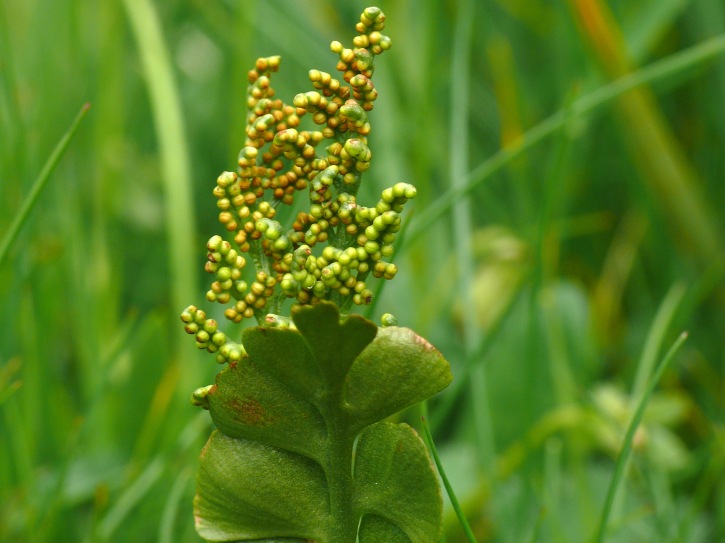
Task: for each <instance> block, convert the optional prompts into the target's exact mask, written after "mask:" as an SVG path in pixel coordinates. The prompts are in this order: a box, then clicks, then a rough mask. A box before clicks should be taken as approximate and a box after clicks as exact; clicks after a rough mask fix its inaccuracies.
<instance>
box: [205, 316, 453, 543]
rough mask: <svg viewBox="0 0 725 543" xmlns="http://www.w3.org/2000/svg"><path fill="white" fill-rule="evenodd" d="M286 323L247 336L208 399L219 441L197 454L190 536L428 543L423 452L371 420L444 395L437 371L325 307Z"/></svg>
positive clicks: (407, 340)
mask: <svg viewBox="0 0 725 543" xmlns="http://www.w3.org/2000/svg"><path fill="white" fill-rule="evenodd" d="M293 319H294V322H295V325H296V326H297V328H298V331H297V330H282V329H272V328H252V329H249V330H246V331H245V333H244V335H243V338H242V341H243V343H244V347H245V350H246V352H247V355H246V356H245V357H244V358H243V359H242V360H240V361H239V362H237V363H233V364H230V365H229V366H228V367H227V368H225V369H224V370H223V371H222V372H220V373H219V375H218V376H217V380H216V384H215V385H214V386H213V387H212V388H211V389H210V390H209V393H208V396H207V399H208V407H209V412H210V414H211V416H212V419H213V420H214V423H215V424H216V426H217V428H218V431H217V432H215V433H214V434H212V436H211V438H210V439H209V442H208V443H207V445H206V447H205V448H204V452H203V453H202V458H201V466H200V469H199V476H198V486H197V496H196V499H195V511H196V523H197V530H198V531H199V533H200V534H201V536H202V537H204V538H205V539H206V540H207V541H225V542H232V541H261V540H264V541H297V540H300V541H302V540H305V539H306V540H312V541H315V542H317V543H329V542H335V543H337V542H341V543H342V542H348V541H349V542H350V543H354V542H355V539H356V537H357V536H358V535H359V537H360V541H361V542H363V543H374V542H376V541H380V542H383V541H385V542H393V543H394V542H397V541H401V542H416V543H427V542H431V543H433V542H435V541H437V540H438V539H439V537H440V532H441V515H442V498H441V494H440V490H439V488H438V481H437V478H436V475H435V473H434V471H433V469H432V467H431V462H430V459H429V457H428V453H427V450H426V448H425V446H424V445H423V443H422V441H421V440H420V438H419V437H418V436H417V434H416V433H415V431H414V430H413V429H412V428H410V427H409V426H407V425H405V424H393V423H388V422H379V421H381V420H382V419H384V418H385V417H387V416H389V415H391V414H393V413H395V412H396V411H398V410H400V409H402V408H404V407H407V406H409V405H412V404H414V403H416V402H418V401H421V400H423V399H425V398H427V397H430V396H431V395H433V394H435V393H437V392H439V391H440V390H442V389H443V388H445V386H447V385H448V383H449V382H450V381H451V374H450V369H449V366H448V363H447V362H446V361H445V359H444V358H443V357H442V355H441V354H440V353H439V352H438V351H437V350H436V349H435V348H434V347H433V346H431V345H430V344H429V343H428V342H427V341H425V340H424V339H422V338H421V337H419V336H418V335H417V334H415V333H414V332H413V331H411V330H408V329H406V328H398V327H389V328H385V329H380V330H379V329H378V328H377V326H375V325H374V324H373V323H371V322H370V321H367V320H366V319H363V318H362V317H359V316H351V317H348V318H347V319H346V320H344V321H343V322H342V323H341V322H340V318H339V314H338V311H337V308H336V306H334V305H333V304H329V303H320V304H318V305H316V306H313V307H306V308H302V309H300V310H298V311H296V312H295V313H294V314H293ZM376 422H377V424H373V425H372V426H371V424H372V423H376ZM356 438H357V447H356V449H355V450H353V446H354V444H355V442H356ZM358 525H359V526H360V532H359V534H358ZM290 538H291V539H290Z"/></svg>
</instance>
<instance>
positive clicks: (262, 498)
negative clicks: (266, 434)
mask: <svg viewBox="0 0 725 543" xmlns="http://www.w3.org/2000/svg"><path fill="white" fill-rule="evenodd" d="M324 480H325V478H324V474H323V473H322V472H321V469H320V466H319V465H318V464H315V463H314V462H312V461H310V460H308V459H306V458H304V457H302V456H299V455H296V454H294V453H289V452H286V451H282V450H280V449H275V448H272V447H269V446H267V445H263V444H261V443H256V442H253V441H247V440H240V439H234V438H231V437H227V436H226V435H224V434H223V433H221V432H218V431H216V432H214V433H213V434H212V435H211V437H210V438H209V441H208V442H207V444H206V446H205V447H204V450H203V451H202V453H201V460H200V466H199V474H198V478H197V496H196V499H195V500H194V506H195V507H194V509H195V518H196V529H197V531H198V532H199V534H200V535H201V536H202V537H203V538H204V539H206V540H207V541H253V540H256V539H260V538H269V537H270V536H275V537H298V538H300V537H301V538H306V539H315V538H317V537H318V534H319V529H320V528H319V527H321V526H324V525H325V524H326V522H327V516H328V512H327V510H326V509H327V508H326V507H325V504H326V501H327V489H326V488H325V484H324ZM246 481H249V482H252V481H253V482H255V483H256V484H254V487H253V488H252V487H250V486H248V484H246V483H245V482H246Z"/></svg>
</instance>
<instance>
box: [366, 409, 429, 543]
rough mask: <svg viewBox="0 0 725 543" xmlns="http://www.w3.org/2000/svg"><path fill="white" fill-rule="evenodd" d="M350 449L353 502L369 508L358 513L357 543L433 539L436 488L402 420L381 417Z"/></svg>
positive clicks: (416, 442)
mask: <svg viewBox="0 0 725 543" xmlns="http://www.w3.org/2000/svg"><path fill="white" fill-rule="evenodd" d="M356 453H357V460H356V462H355V491H356V492H355V496H356V502H357V504H356V505H357V507H358V509H359V510H360V511H362V512H364V513H373V515H367V516H365V517H363V527H362V528H361V543H369V542H375V541H381V542H382V541H411V542H415V543H428V542H430V543H436V542H437V541H439V540H440V538H441V525H440V517H441V513H442V507H443V505H442V501H441V494H440V488H439V486H438V478H437V476H436V474H435V472H434V471H433V467H432V465H431V462H430V458H429V457H428V451H427V449H426V448H425V445H424V444H423V441H422V440H421V439H420V437H418V434H416V433H415V431H414V430H413V429H412V428H411V427H410V426H408V425H407V424H393V423H389V422H381V423H378V424H375V425H373V426H370V427H369V428H367V429H366V430H365V431H364V432H363V433H362V434H361V436H360V440H359V442H358V446H357V450H356ZM381 517H382V518H383V519H385V520H386V521H388V522H382V520H381ZM368 523H369V524H370V526H368ZM396 527H397V528H396ZM368 530H370V533H368ZM378 534H384V535H385V536H386V539H380V537H379V535H378ZM404 535H407V539H402V537H403V536H404ZM368 538H369V539H368Z"/></svg>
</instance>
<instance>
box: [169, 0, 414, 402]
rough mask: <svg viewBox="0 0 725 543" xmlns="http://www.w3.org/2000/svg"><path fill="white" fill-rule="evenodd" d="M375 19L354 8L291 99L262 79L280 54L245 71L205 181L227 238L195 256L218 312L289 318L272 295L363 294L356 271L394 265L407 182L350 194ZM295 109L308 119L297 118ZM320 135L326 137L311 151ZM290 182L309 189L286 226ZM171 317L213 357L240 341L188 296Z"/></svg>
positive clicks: (269, 320)
mask: <svg viewBox="0 0 725 543" xmlns="http://www.w3.org/2000/svg"><path fill="white" fill-rule="evenodd" d="M384 28H385V15H384V14H383V12H382V11H380V10H379V9H378V8H367V9H365V10H364V12H363V13H362V15H361V16H360V22H359V23H358V24H357V25H356V30H357V32H358V35H357V36H356V37H355V38H354V39H353V47H352V48H346V47H344V46H343V45H342V44H341V43H340V42H337V41H335V42H332V44H331V46H330V49H331V50H332V52H333V53H335V54H336V55H337V56H338V59H339V60H338V63H337V70H338V71H340V72H341V73H342V79H341V80H340V79H337V78H335V77H333V76H332V75H330V74H329V73H326V72H323V71H320V70H310V72H309V74H308V75H309V79H310V81H311V83H312V87H313V90H311V91H309V92H305V93H300V94H297V95H296V96H295V97H294V100H293V103H292V104H291V105H289V104H286V103H284V102H283V101H282V100H280V99H278V98H276V97H275V92H274V89H273V88H272V85H271V75H272V73H274V72H277V71H278V69H279V66H280V57H277V56H274V57H268V58H260V59H258V60H257V62H256V64H255V66H254V69H252V70H251V71H250V72H249V73H248V81H249V87H248V92H247V109H248V114H247V128H246V140H245V145H244V147H243V148H242V150H241V151H240V153H239V156H238V160H237V170H236V171H235V172H224V173H222V174H221V175H220V176H219V177H218V178H217V182H216V186H215V188H214V190H213V193H214V196H215V197H216V198H217V206H218V208H219V221H220V222H221V223H222V225H223V226H224V227H225V229H226V230H227V231H228V232H230V236H231V237H233V242H234V244H235V246H236V249H235V248H233V247H232V244H231V243H230V242H229V241H226V240H225V239H224V238H222V236H213V237H212V238H211V239H210V240H209V241H208V243H207V250H208V255H207V263H206V266H205V269H206V271H207V272H209V273H210V274H213V275H214V276H215V278H214V281H213V282H212V283H211V288H210V289H209V291H208V292H207V296H206V297H207V300H208V301H211V302H219V303H221V304H224V305H226V306H227V308H226V309H225V311H224V316H225V317H226V318H227V319H229V320H231V321H233V322H241V321H242V320H243V319H246V318H252V317H255V318H256V319H257V320H258V322H259V323H260V324H262V325H265V326H269V327H281V328H289V327H293V326H294V325H293V324H292V322H291V320H290V319H289V318H286V317H282V316H279V315H277V314H275V313H278V312H279V308H280V305H281V303H282V301H283V300H284V299H287V298H293V299H294V303H296V304H313V303H316V302H317V301H319V300H323V299H332V300H334V301H336V302H337V303H338V304H340V306H341V307H343V306H349V304H353V303H354V304H358V305H361V304H369V303H370V302H371V301H372V298H373V293H372V291H371V289H370V288H369V286H368V277H369V276H370V275H372V276H373V277H376V278H385V279H392V278H393V277H394V276H395V274H396V272H397V267H396V266H395V264H393V263H391V262H389V259H390V257H391V256H392V254H393V246H392V245H393V241H394V239H395V237H396V234H397V233H398V231H399V230H400V227H401V215H400V214H401V212H402V210H403V206H404V204H405V202H406V201H407V200H409V199H411V198H413V197H415V188H414V187H413V186H412V185H409V184H407V183H398V184H396V185H394V186H393V187H390V188H388V189H385V190H384V191H383V192H382V195H381V198H380V200H379V202H378V203H377V204H376V205H375V206H374V207H365V206H362V205H360V204H358V203H357V197H356V195H357V192H358V189H359V187H360V181H361V176H362V174H363V173H364V172H365V171H367V170H368V168H369V167H370V163H371V159H372V152H371V150H370V148H369V147H368V142H367V136H368V134H369V133H370V129H371V128H370V122H369V119H368V113H369V112H370V111H371V110H372V109H373V105H374V102H375V100H376V98H377V96H378V92H377V90H376V89H375V86H374V85H373V83H372V76H373V72H374V60H375V56H376V55H379V54H381V53H382V52H384V51H385V50H387V49H389V48H390V45H391V42H390V39H389V38H388V37H387V36H385V35H384V34H382V31H383V30H384ZM305 115H307V116H308V117H309V118H311V120H312V123H313V124H314V125H316V126H317V129H315V130H305V129H303V128H302V126H301V119H302V117H304V116H305ZM324 140H328V141H329V140H331V141H329V143H328V144H327V146H326V147H324V152H322V153H320V152H319V151H320V148H321V147H322V142H323V141H324ZM300 191H307V193H308V195H309V210H306V211H300V212H298V213H297V215H296V216H295V218H294V219H293V221H292V224H291V227H290V228H287V227H285V226H284V225H283V224H282V223H281V222H280V221H279V220H278V211H279V207H280V205H282V204H287V205H291V204H293V203H294V201H295V196H296V194H297V193H298V192H300ZM325 243H326V244H327V245H326V246H325V247H323V248H322V249H319V248H317V247H318V246H320V245H321V244H325ZM250 257H251V258H252V261H253V264H254V266H253V267H254V268H255V270H256V271H255V272H253V274H250V273H249V272H247V273H246V275H247V277H248V278H247V279H246V280H245V278H244V275H245V268H246V265H247V260H248V259H249V258H250ZM252 275H253V277H251V276H252ZM182 321H183V322H184V323H185V329H186V331H187V332H188V333H189V334H193V335H194V336H195V338H196V342H197V346H198V347H199V348H201V349H206V350H208V351H209V352H212V353H216V354H217V359H218V360H219V361H220V362H223V361H234V360H236V359H238V358H239V357H241V356H242V355H243V348H242V347H241V345H239V344H237V343H233V342H230V341H229V340H228V338H227V337H226V336H225V335H224V334H223V333H222V332H220V331H219V330H218V329H217V323H216V321H214V320H213V319H207V318H206V315H205V314H204V312H203V311H201V310H199V309H197V308H196V307H194V306H190V307H188V308H187V309H186V310H185V311H184V313H183V314H182ZM386 322H387V321H386ZM198 400H199V402H201V401H202V399H201V397H200V398H198Z"/></svg>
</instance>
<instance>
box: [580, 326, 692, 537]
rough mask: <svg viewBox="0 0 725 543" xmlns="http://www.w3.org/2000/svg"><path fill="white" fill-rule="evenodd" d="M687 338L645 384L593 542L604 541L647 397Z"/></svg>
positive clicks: (681, 339) (680, 340)
mask: <svg viewBox="0 0 725 543" xmlns="http://www.w3.org/2000/svg"><path fill="white" fill-rule="evenodd" d="M686 339H687V332H683V333H682V334H680V336H679V337H678V338H677V340H676V341H675V342H674V344H673V345H672V347H670V350H669V351H668V352H667V354H666V355H665V357H664V358H663V359H662V361H661V362H660V364H659V366H657V369H656V370H655V372H654V375H652V378H651V379H650V380H649V383H648V384H647V388H646V389H645V390H644V393H643V394H642V398H641V399H640V401H639V403H638V405H637V410H636V411H635V412H634V416H633V417H632V420H631V422H630V423H629V427H628V428H627V433H626V434H625V436H624V443H623V444H622V450H621V452H620V453H619V457H618V458H617V464H616V465H615V467H614V475H613V476H612V480H611V481H610V483H609V489H608V490H607V497H606V499H605V501H604V508H603V509H602V515H601V517H600V521H599V527H598V529H597V532H596V534H595V536H594V538H593V539H592V541H593V543H603V542H604V536H605V534H606V530H607V525H608V524H609V518H610V516H611V513H612V508H613V506H614V500H615V496H616V494H617V489H618V488H619V485H620V484H621V483H622V481H623V479H624V472H625V467H626V466H627V463H628V461H629V458H630V455H631V454H632V442H633V441H634V434H635V432H636V431H637V428H639V425H640V423H641V422H642V417H644V412H645V409H646V408H647V404H648V403H649V399H650V398H651V397H652V393H653V392H654V390H655V388H656V387H657V383H658V382H659V381H660V379H661V378H662V375H663V374H664V372H665V369H667V366H668V365H669V363H670V361H671V360H672V359H673V358H674V356H675V354H677V352H678V351H679V350H680V347H682V344H683V343H684V342H685V340H686Z"/></svg>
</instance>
